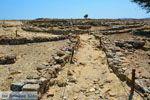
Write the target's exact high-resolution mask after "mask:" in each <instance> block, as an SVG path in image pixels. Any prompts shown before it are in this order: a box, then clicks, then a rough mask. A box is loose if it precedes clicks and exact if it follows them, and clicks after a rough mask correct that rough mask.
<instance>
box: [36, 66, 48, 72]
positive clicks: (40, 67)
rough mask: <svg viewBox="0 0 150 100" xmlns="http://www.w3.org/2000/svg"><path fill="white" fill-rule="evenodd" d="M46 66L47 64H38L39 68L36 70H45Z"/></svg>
mask: <svg viewBox="0 0 150 100" xmlns="http://www.w3.org/2000/svg"><path fill="white" fill-rule="evenodd" d="M45 68H46V66H38V67H37V68H36V70H38V71H39V70H43V69H45Z"/></svg>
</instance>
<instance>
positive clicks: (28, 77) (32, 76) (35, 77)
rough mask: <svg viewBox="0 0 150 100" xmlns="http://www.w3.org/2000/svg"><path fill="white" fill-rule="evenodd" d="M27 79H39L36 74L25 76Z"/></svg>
mask: <svg viewBox="0 0 150 100" xmlns="http://www.w3.org/2000/svg"><path fill="white" fill-rule="evenodd" d="M26 78H27V79H39V78H40V77H39V76H38V75H37V74H33V75H27V77H26Z"/></svg>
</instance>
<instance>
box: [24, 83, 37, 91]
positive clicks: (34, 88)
mask: <svg viewBox="0 0 150 100" xmlns="http://www.w3.org/2000/svg"><path fill="white" fill-rule="evenodd" d="M39 88H40V85H39V84H26V85H24V86H23V88H22V91H38V90H39Z"/></svg>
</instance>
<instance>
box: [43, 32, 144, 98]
mask: <svg viewBox="0 0 150 100" xmlns="http://www.w3.org/2000/svg"><path fill="white" fill-rule="evenodd" d="M80 38H81V48H80V49H79V50H78V51H77V54H76V56H75V58H76V60H77V61H76V63H75V64H67V65H66V66H65V67H64V69H63V70H62V71H61V72H60V73H59V75H58V77H57V79H56V80H58V81H59V80H63V81H65V82H66V83H67V84H68V85H67V86H65V87H59V86H58V85H54V86H52V87H50V89H49V91H48V92H47V94H46V95H45V96H44V97H43V99H42V100H101V99H103V100H128V98H129V93H130V88H129V87H128V86H127V85H126V83H123V82H121V81H120V80H119V79H118V78H117V76H116V75H115V74H114V73H112V70H111V69H109V68H108V65H107V61H106V55H105V53H104V52H103V51H101V50H99V49H98V48H97V45H99V41H98V40H96V39H95V38H94V36H92V35H80ZM72 79H73V80H74V81H73V82H72V81H70V80H72ZM133 100H142V98H141V97H140V96H139V95H138V94H137V93H135V94H134V96H133Z"/></svg>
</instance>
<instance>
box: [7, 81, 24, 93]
mask: <svg viewBox="0 0 150 100" xmlns="http://www.w3.org/2000/svg"><path fill="white" fill-rule="evenodd" d="M24 85H25V84H24V83H23V82H16V83H12V84H11V85H10V89H11V90H12V91H21V90H22V87H23V86H24Z"/></svg>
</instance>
